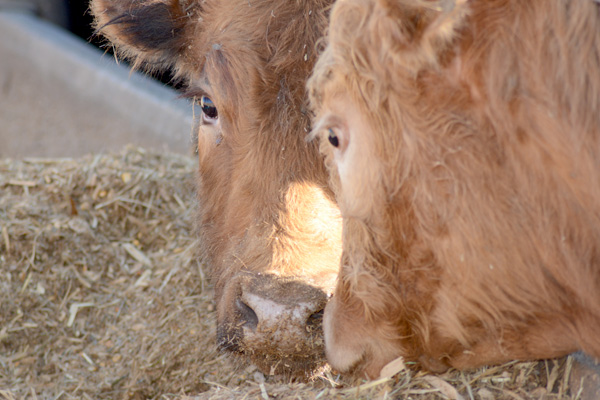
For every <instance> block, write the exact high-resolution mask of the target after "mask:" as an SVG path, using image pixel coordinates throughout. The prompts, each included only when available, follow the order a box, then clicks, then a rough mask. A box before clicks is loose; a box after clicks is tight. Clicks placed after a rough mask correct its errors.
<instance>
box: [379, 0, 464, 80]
mask: <svg viewBox="0 0 600 400" xmlns="http://www.w3.org/2000/svg"><path fill="white" fill-rule="evenodd" d="M378 7H379V9H380V10H381V11H383V13H384V14H386V15H387V17H388V19H389V21H390V23H391V26H393V28H391V29H388V32H390V34H391V36H390V37H388V39H389V40H390V41H391V42H392V43H393V44H391V45H392V46H393V47H396V48H400V49H401V54H402V57H403V58H404V62H403V63H402V64H408V65H407V66H412V67H415V68H416V69H418V68H419V66H422V65H423V63H435V62H436V60H437V58H438V55H439V54H440V52H441V51H443V49H444V48H445V47H446V45H447V44H448V43H450V42H451V41H452V40H453V38H454V37H455V35H456V31H457V30H458V29H459V28H460V26H461V25H462V24H463V22H464V19H465V17H466V16H467V15H468V13H469V0H379V1H378ZM376 12H377V11H376ZM411 54H412V55H414V56H415V58H414V59H413V58H412V57H411Z"/></svg>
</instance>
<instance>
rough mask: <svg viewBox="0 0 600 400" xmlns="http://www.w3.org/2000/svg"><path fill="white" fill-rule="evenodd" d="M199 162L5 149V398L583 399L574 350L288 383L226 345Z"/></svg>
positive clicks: (1, 251)
mask: <svg viewBox="0 0 600 400" xmlns="http://www.w3.org/2000/svg"><path fill="white" fill-rule="evenodd" d="M195 169H196V165H195V162H194V160H193V159H192V158H189V157H185V156H181V155H175V154H165V153H156V152H151V151H147V150H143V149H139V148H133V147H127V148H125V149H124V150H123V151H122V152H120V153H118V154H103V155H89V156H86V157H83V158H80V159H25V160H9V159H6V160H0V400H12V399H55V400H57V399H72V398H77V399H146V398H148V399H188V400H190V399H317V398H323V399H331V398H335V399H354V398H365V399H380V398H382V399H383V398H403V399H415V400H417V399H419V400H420V399H444V398H449V399H461V398H464V399H481V400H489V399H571V398H573V399H574V398H576V396H570V395H569V394H568V393H569V374H570V368H571V363H572V360H571V359H570V358H567V359H560V360H549V361H542V362H529V363H516V362H515V363H510V364H507V365H503V366H499V367H492V368H483V369H479V370H475V371H469V372H464V373H461V372H457V371H450V372H448V373H446V374H444V375H438V376H435V375H428V374H423V373H416V372H414V371H407V370H405V369H404V370H401V371H400V372H399V373H397V374H395V375H394V376H393V377H391V378H388V379H383V380H379V381H374V382H365V381H360V380H352V381H350V380H349V379H348V378H344V377H340V376H339V375H337V374H336V373H335V372H334V371H325V372H323V373H322V375H320V376H316V377H314V379H313V380H312V381H310V382H290V381H288V380H286V379H285V378H281V377H269V376H266V377H265V376H264V375H263V374H262V373H260V372H259V371H258V370H256V368H254V367H253V366H252V365H249V364H247V363H245V362H244V361H243V360H240V359H238V358H233V357H231V356H229V355H226V354H222V353H220V352H219V351H217V349H216V345H215V343H216V339H215V313H214V310H215V305H214V303H213V301H212V297H213V293H212V289H211V286H210V282H209V280H208V278H207V277H208V276H209V270H208V266H207V265H205V264H204V263H203V262H202V259H201V257H200V256H199V255H198V254H197V248H198V241H197V235H196V234H195V233H194V229H193V226H194V218H195V208H196V202H195V198H194V176H195ZM398 369H401V367H400V368H397V369H395V370H393V371H392V373H394V372H395V371H397V370H398Z"/></svg>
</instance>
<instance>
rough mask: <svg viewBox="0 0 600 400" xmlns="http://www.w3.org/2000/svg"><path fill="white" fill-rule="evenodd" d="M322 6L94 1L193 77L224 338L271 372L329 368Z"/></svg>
mask: <svg viewBox="0 0 600 400" xmlns="http://www.w3.org/2000/svg"><path fill="white" fill-rule="evenodd" d="M327 3H328V1H316V0H313V1H294V2H289V1H263V2H252V1H250V2H249V1H247V0H238V1H217V0H205V1H199V0H189V1H183V0H180V1H175V0H160V1H137V0H136V1H133V0H93V1H92V10H93V12H94V14H95V15H96V18H97V25H98V27H99V28H100V29H101V31H102V32H103V33H104V34H105V35H106V36H107V37H108V38H109V39H110V40H111V41H112V42H113V43H115V44H117V47H118V49H121V50H122V51H123V52H124V53H125V54H127V55H129V56H130V57H132V58H133V59H134V60H136V61H137V62H138V63H139V64H143V65H146V66H148V67H153V66H155V65H168V66H172V67H174V70H175V71H176V72H177V74H179V75H180V76H182V77H183V78H184V79H185V80H187V83H188V88H187V90H186V93H187V95H188V96H189V97H191V98H193V99H195V101H196V102H197V103H198V105H199V107H200V109H201V115H200V116H198V120H199V124H198V128H197V134H198V156H199V181H198V198H199V225H198V231H199V233H200V235H201V236H202V239H203V248H204V250H205V251H204V255H205V257H206V260H207V261H208V264H209V265H210V266H211V267H212V269H213V282H214V284H215V299H216V303H217V320H218V329H217V331H218V341H219V344H220V346H221V347H222V348H224V349H227V350H231V351H233V352H237V353H244V354H246V355H248V356H249V357H250V358H251V359H252V360H253V361H254V362H255V363H257V364H258V365H259V366H260V367H261V368H262V369H263V371H265V372H267V373H280V372H292V373H294V374H298V373H300V374H302V373H304V372H305V371H308V372H310V371H311V370H313V369H314V368H316V367H317V366H319V365H320V364H321V363H322V362H323V341H322V339H321V334H320V325H321V317H322V311H323V307H324V306H325V303H326V302H327V299H328V296H329V294H330V293H331V292H332V290H333V286H334V283H335V278H336V276H337V271H338V268H339V257H340V253H341V244H340V242H341V239H340V236H341V218H340V216H339V210H338V208H337V206H336V204H335V202H334V201H333V194H332V193H331V191H330V190H329V189H328V183H327V174H326V170H325V167H324V165H323V162H322V159H321V158H320V156H319V154H318V149H317V146H316V144H314V143H309V142H307V141H306V140H305V137H306V134H307V132H308V130H309V120H310V117H309V115H308V111H307V106H306V99H305V97H306V96H305V90H304V85H305V81H306V79H307V77H308V74H309V73H310V70H311V69H312V65H313V63H314V61H315V54H314V47H315V43H316V41H317V39H318V38H319V37H320V35H321V34H322V31H323V29H324V27H325V24H326V18H325V9H326V7H327V6H328V4H327Z"/></svg>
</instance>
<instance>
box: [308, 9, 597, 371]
mask: <svg viewBox="0 0 600 400" xmlns="http://www.w3.org/2000/svg"><path fill="white" fill-rule="evenodd" d="M327 40H328V43H327V46H326V48H325V50H324V52H323V54H322V55H321V56H320V59H319V61H318V63H317V65H316V67H315V71H314V74H313V76H312V78H311V79H310V81H309V90H310V95H311V100H312V104H313V107H314V108H315V109H316V111H317V117H316V123H315V126H316V128H317V129H316V132H315V133H314V135H317V136H319V137H320V142H321V149H322V152H323V153H324V154H325V155H326V163H327V165H328V168H329V169H330V172H331V176H332V181H331V185H332V187H333V188H334V190H335V192H336V194H337V197H338V202H339V204H340V208H341V212H342V216H343V217H344V231H343V256H342V267H341V272H340V276H339V281H338V285H337V287H336V291H335V294H334V297H333V299H332V300H331V301H330V302H329V303H328V306H327V307H326V310H325V319H324V321H325V325H324V329H325V339H326V352H327V355H328V358H329V360H330V362H331V363H332V365H333V366H334V367H336V368H339V369H340V370H350V369H352V368H355V370H357V371H365V372H366V373H367V374H368V375H369V376H371V377H375V376H377V374H378V372H379V370H380V369H381V367H382V366H383V365H384V364H385V363H387V362H388V361H390V360H392V359H393V358H395V357H397V356H404V357H405V358H406V359H407V360H408V361H418V362H420V365H421V366H422V367H424V368H427V369H430V370H434V371H442V370H444V369H446V368H448V367H450V366H451V367H456V368H471V367H476V366H480V365H485V364H495V363H501V362H504V361H507V360H513V359H538V358H549V357H556V356H561V355H564V354H567V353H569V352H572V351H575V350H578V349H581V350H583V351H585V352H587V353H588V354H590V355H592V356H593V357H596V358H600V334H599V332H600V111H599V110H600V11H599V8H598V3H597V2H594V1H591V0H586V1H584V0H582V1H567V0H556V1H545V0H530V1H520V0H489V1H483V0H466V1H461V2H452V1H410V0H339V1H338V2H337V3H336V5H335V6H334V8H333V11H332V17H331V22H330V28H329V31H328V38H327ZM351 120H354V121H355V122H354V123H348V121H351ZM329 129H332V131H333V132H334V133H336V134H337V135H338V136H339V137H341V138H343V139H344V140H345V141H346V142H347V147H346V148H345V149H343V150H341V149H340V148H334V147H332V145H331V144H330V143H328V135H329V134H330V131H329ZM355 143H359V144H360V146H359V148H358V149H353V150H351V149H352V146H353V145H354V144H355ZM341 165H351V166H356V165H360V166H361V167H355V168H354V169H351V170H350V171H345V172H344V174H342V173H340V171H339V169H340V166H341ZM344 168H345V167H344ZM365 168H366V169H367V171H365ZM355 179H356V180H359V181H360V180H367V181H368V182H367V183H366V184H364V185H365V187H367V188H369V190H368V191H366V192H365V193H363V194H362V196H363V199H362V201H358V200H357V199H355V198H352V197H354V196H359V195H360V194H358V192H357V191H355V190H348V189H347V188H349V187H353V186H356V182H352V181H353V180H355ZM365 199H366V200H365ZM354 204H360V208H357V207H356V206H353V205H354ZM349 327H352V329H350V328H349Z"/></svg>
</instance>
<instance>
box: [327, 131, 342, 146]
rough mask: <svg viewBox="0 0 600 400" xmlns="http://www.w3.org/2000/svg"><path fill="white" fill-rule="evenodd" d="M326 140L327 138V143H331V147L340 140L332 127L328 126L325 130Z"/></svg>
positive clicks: (337, 144)
mask: <svg viewBox="0 0 600 400" xmlns="http://www.w3.org/2000/svg"><path fill="white" fill-rule="evenodd" d="M327 140H329V143H331V145H332V146H333V147H339V146H340V140H339V138H338V136H337V135H336V134H335V132H334V131H333V129H331V128H329V129H328V130H327Z"/></svg>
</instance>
